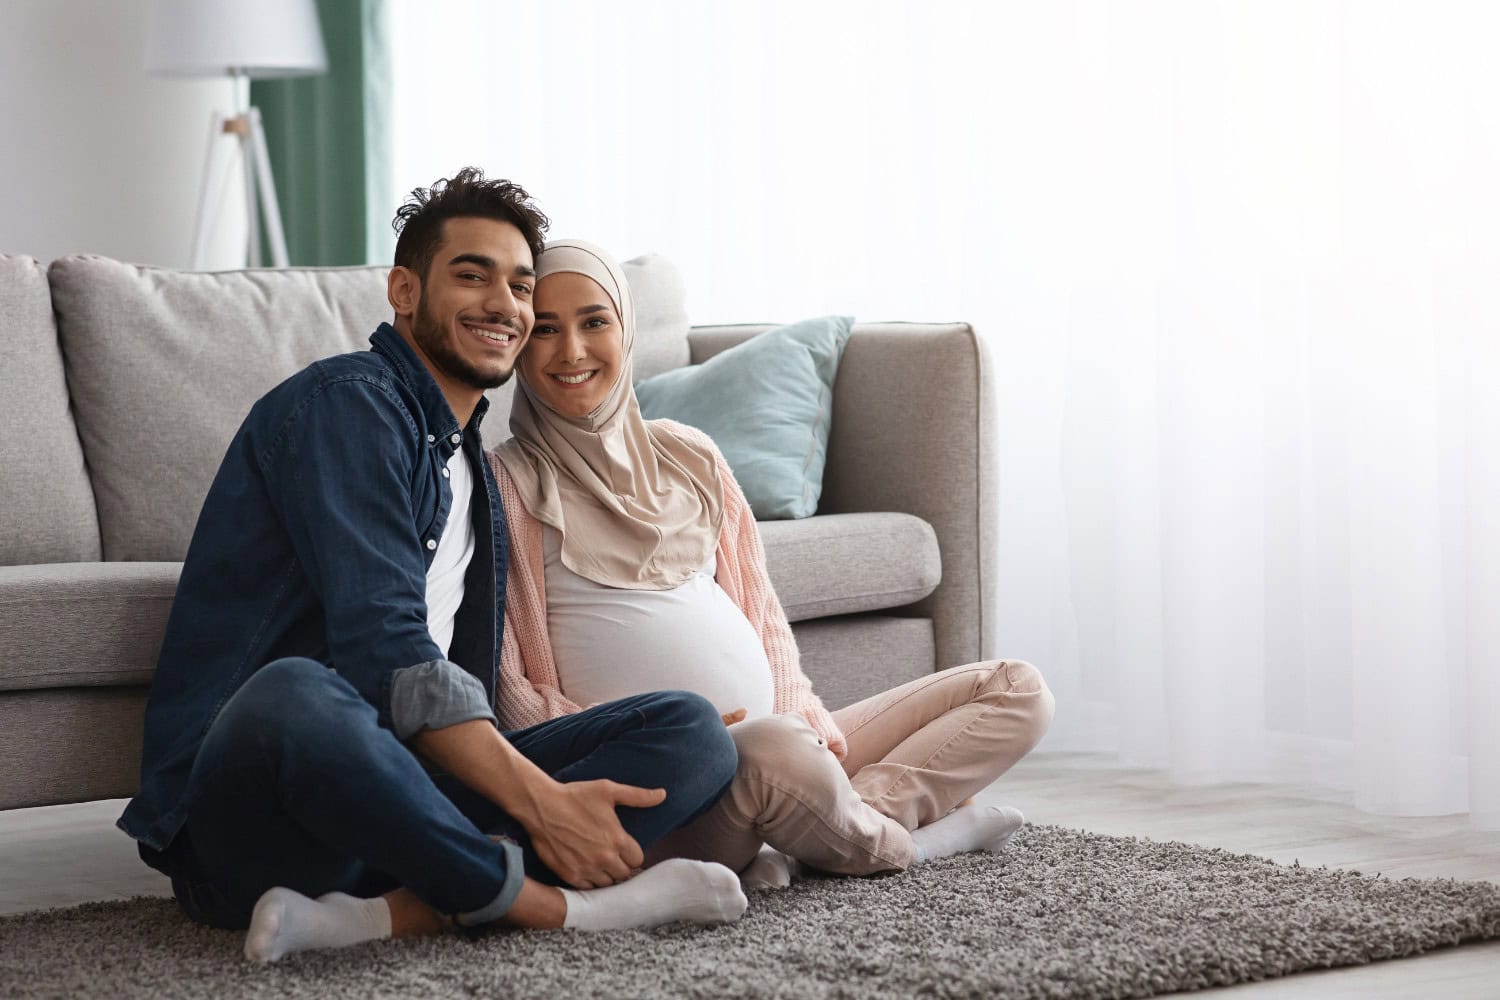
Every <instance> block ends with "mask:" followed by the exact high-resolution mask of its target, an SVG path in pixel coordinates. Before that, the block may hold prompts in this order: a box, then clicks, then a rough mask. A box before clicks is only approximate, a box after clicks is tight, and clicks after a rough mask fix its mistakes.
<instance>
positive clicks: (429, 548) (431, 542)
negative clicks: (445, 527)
mask: <svg viewBox="0 0 1500 1000" xmlns="http://www.w3.org/2000/svg"><path fill="white" fill-rule="evenodd" d="M435 548H437V539H436V538H429V539H427V551H428V552H431V551H432V550H433V549H435Z"/></svg>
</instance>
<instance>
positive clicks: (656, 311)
mask: <svg viewBox="0 0 1500 1000" xmlns="http://www.w3.org/2000/svg"><path fill="white" fill-rule="evenodd" d="M623 266H624V268H625V280H626V281H628V282H630V295H631V298H633V299H635V352H634V353H633V355H632V356H631V365H632V366H633V368H634V370H635V377H636V379H638V380H639V379H643V378H650V377H651V376H653V375H659V374H661V373H662V372H664V371H667V370H668V369H670V368H681V367H682V366H683V365H685V364H687V363H688V350H689V349H688V315H687V287H686V286H685V285H684V284H683V283H682V273H681V272H680V271H678V270H677V265H675V264H673V263H672V262H671V261H670V260H667V258H665V257H663V256H661V255H660V254H654V253H651V254H645V255H643V256H640V257H635V258H633V259H631V260H627V261H626V262H625V263H624V265H623ZM505 413H506V414H507V415H508V414H509V413H510V407H509V406H507V407H506V408H505ZM506 436H507V437H509V435H506Z"/></svg>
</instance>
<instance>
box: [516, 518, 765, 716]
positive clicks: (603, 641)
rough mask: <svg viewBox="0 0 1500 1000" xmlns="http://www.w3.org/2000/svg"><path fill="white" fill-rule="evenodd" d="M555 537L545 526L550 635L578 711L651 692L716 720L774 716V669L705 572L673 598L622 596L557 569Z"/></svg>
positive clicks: (653, 593)
mask: <svg viewBox="0 0 1500 1000" xmlns="http://www.w3.org/2000/svg"><path fill="white" fill-rule="evenodd" d="M561 541H562V539H561V536H560V535H559V534H558V533H557V530H556V529H555V528H551V527H548V526H546V525H543V526H542V548H543V554H544V556H545V559H546V573H547V577H546V579H547V634H548V636H549V638H550V639H551V640H552V655H553V658H554V659H555V660H556V662H557V673H558V678H559V680H560V681H561V683H562V691H563V694H564V695H566V696H567V697H568V698H569V699H570V700H572V701H574V702H576V703H577V704H579V705H585V706H587V705H593V704H597V703H598V702H602V701H613V700H615V699H616V698H624V697H626V696H628V695H633V694H642V693H644V692H647V691H667V690H678V691H692V692H695V693H697V694H701V695H703V697H705V698H707V699H708V700H709V701H711V702H713V703H714V705H715V706H716V707H717V708H718V709H719V711H720V712H732V711H734V710H735V709H737V708H743V709H746V710H747V711H746V718H750V719H754V718H758V717H760V716H763V715H770V714H771V708H772V706H773V704H774V691H773V689H772V684H771V664H770V661H769V660H767V659H766V650H765V647H764V646H763V645H762V644H761V641H760V637H759V636H757V635H756V634H755V630H754V629H752V628H751V627H750V622H749V620H748V619H746V618H745V615H744V612H742V611H740V609H739V608H738V607H737V606H736V605H735V603H734V602H733V601H732V600H730V599H729V595H728V594H726V593H725V592H724V588H723V587H720V586H719V584H718V582H717V581H715V580H714V573H715V572H716V570H717V564H716V562H715V560H714V558H713V557H712V556H710V557H709V561H708V565H707V566H705V567H704V568H703V569H701V570H699V571H698V573H697V574H695V575H694V576H693V577H692V578H691V579H690V580H688V581H687V582H686V583H683V584H681V585H680V586H678V587H676V588H674V589H672V590H625V589H621V588H618V587H606V586H604V585H602V584H598V583H595V582H594V581H593V580H589V579H586V578H584V577H581V576H579V575H578V574H576V573H574V572H573V571H572V570H570V569H568V568H567V567H566V566H564V565H563V563H562V555H561Z"/></svg>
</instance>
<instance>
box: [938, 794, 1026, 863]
mask: <svg viewBox="0 0 1500 1000" xmlns="http://www.w3.org/2000/svg"><path fill="white" fill-rule="evenodd" d="M1025 822H1026V817H1025V816H1022V815H1021V813H1020V810H1017V809H1012V808H1010V807H1009V806H965V807H963V808H962V809H955V810H953V811H952V812H951V813H949V814H948V815H946V816H944V817H943V818H942V819H940V820H936V821H935V822H932V823H929V824H927V825H926V826H919V827H917V828H916V829H915V830H913V831H912V832H911V842H912V846H913V847H915V848H916V854H915V855H914V856H913V858H912V864H921V863H922V862H924V861H935V860H936V859H938V858H946V857H949V856H950V855H954V854H962V853H964V852H965V851H1002V850H1004V849H1005V845H1006V844H1008V843H1010V838H1012V837H1014V836H1015V835H1016V831H1017V830H1019V829H1021V827H1022V825H1024V824H1025Z"/></svg>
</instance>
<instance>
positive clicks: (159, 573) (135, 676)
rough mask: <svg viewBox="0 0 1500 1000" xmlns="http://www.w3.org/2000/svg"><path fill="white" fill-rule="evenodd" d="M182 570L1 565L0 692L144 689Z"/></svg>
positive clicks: (171, 566) (147, 565) (177, 566)
mask: <svg viewBox="0 0 1500 1000" xmlns="http://www.w3.org/2000/svg"><path fill="white" fill-rule="evenodd" d="M181 570H182V564H181V563H172V562H167V563H161V562H135V563H106V562H91V563H57V564H54V565H51V566H0V691H19V690H26V689H32V688H56V687H99V686H111V685H129V684H149V683H150V682H151V675H152V673H154V672H155V670H156V657H157V654H158V653H160V652H161V639H162V634H163V633H164V632H165V631H166V627H167V613H168V612H169V611H170V610H171V608H172V596H173V595H174V594H175V593H176V591H177V576H178V574H179V572H180V571H181Z"/></svg>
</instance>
